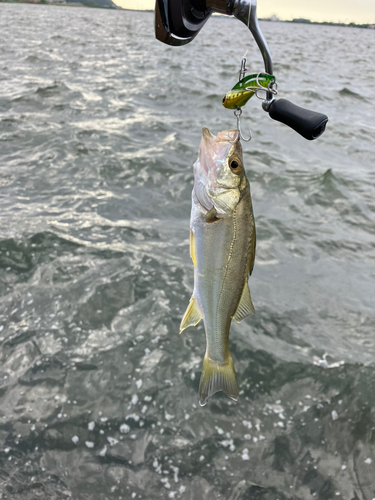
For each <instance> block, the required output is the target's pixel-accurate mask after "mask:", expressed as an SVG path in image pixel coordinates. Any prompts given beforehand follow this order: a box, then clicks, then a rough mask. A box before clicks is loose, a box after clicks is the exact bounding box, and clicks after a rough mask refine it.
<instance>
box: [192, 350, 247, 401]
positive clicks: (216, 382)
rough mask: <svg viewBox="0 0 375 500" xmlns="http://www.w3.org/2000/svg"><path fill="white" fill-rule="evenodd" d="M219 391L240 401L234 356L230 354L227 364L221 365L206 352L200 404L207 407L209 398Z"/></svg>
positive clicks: (200, 387)
mask: <svg viewBox="0 0 375 500" xmlns="http://www.w3.org/2000/svg"><path fill="white" fill-rule="evenodd" d="M219 391H223V392H224V393H225V394H226V395H227V396H229V397H230V398H231V399H234V400H235V401H237V399H238V384H237V380H236V374H235V371H234V366H233V361H232V356H231V355H230V354H229V356H228V359H227V361H226V362H225V364H219V363H217V362H215V361H213V360H212V359H211V358H210V357H209V356H208V354H207V352H206V354H205V356H204V360H203V369H202V376H201V381H200V384H199V404H200V405H201V406H205V405H206V403H207V401H208V398H210V397H211V396H212V395H213V394H215V392H219Z"/></svg>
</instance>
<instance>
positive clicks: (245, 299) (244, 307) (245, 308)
mask: <svg viewBox="0 0 375 500" xmlns="http://www.w3.org/2000/svg"><path fill="white" fill-rule="evenodd" d="M254 312H255V309H254V306H253V303H252V301H251V295H250V289H249V285H248V283H247V280H246V281H245V286H244V287H243V290H242V295H241V298H240V302H239V304H238V307H237V310H236V312H235V313H234V316H233V319H234V321H237V323H239V322H240V321H242V320H243V319H244V318H246V316H249V315H250V314H253V313H254Z"/></svg>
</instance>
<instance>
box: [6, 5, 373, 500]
mask: <svg viewBox="0 0 375 500" xmlns="http://www.w3.org/2000/svg"><path fill="white" fill-rule="evenodd" d="M262 29H263V30H264V33H265V35H266V38H267V40H268V43H269V46H270V49H271V51H272V55H273V59H274V62H275V65H274V66H275V68H274V70H275V74H276V76H277V80H278V83H279V91H280V97H284V98H287V99H290V100H291V101H293V102H295V103H296V104H299V105H301V106H303V107H308V108H311V109H314V110H316V111H321V112H323V113H326V114H327V115H328V116H329V119H330V121H329V123H328V126H327V130H326V132H325V134H324V135H323V136H322V137H321V138H319V139H318V140H317V141H313V142H308V141H306V140H305V139H303V138H301V137H300V136H298V135H297V134H296V133H295V132H293V131H292V130H291V129H288V128H287V127H285V126H283V125H281V124H279V123H276V122H274V121H272V120H271V119H270V118H269V117H268V116H267V114H266V113H264V112H263V110H262V109H261V103H260V101H257V100H256V99H255V98H253V99H252V101H250V102H249V103H248V104H247V106H246V107H245V108H244V114H243V128H244V129H245V130H246V127H248V126H250V127H251V129H252V132H253V139H252V141H251V142H250V143H248V144H247V143H246V144H244V159H245V165H246V169H247V174H248V178H249V180H250V182H251V191H252V196H253V204H254V212H255V217H256V224H257V238H258V239H257V257H256V264H255V269H254V273H253V276H252V278H251V280H250V287H251V291H252V297H253V301H254V305H255V308H256V314H255V315H253V316H252V317H249V318H247V319H246V320H244V321H243V322H242V323H241V324H239V325H237V324H234V325H232V328H231V337H230V347H231V351H232V355H233V358H234V362H235V366H236V372H237V377H238V381H239V384H240V400H239V402H238V403H237V404H235V403H233V402H231V401H229V400H228V399H227V398H225V397H224V396H222V395H219V394H218V395H216V396H215V397H213V398H212V399H211V400H210V402H209V404H208V405H207V406H206V407H204V408H200V407H199V405H198V400H197V392H198V385H199V377H200V371H201V363H202V358H203V353H204V349H205V339H204V331H203V328H202V326H199V327H197V328H195V329H193V328H190V329H188V330H186V331H185V332H184V333H183V335H181V336H179V335H178V330H179V323H180V320H181V317H182V315H183V313H184V311H185V308H186V306H187V304H188V301H189V298H190V295H191V291H192V286H193V268H192V263H191V261H190V258H189V248H188V247H189V244H188V234H189V214H190V194H191V189H192V182H193V169H192V165H193V163H194V161H195V159H196V157H197V151H198V145H199V141H200V136H201V128H202V126H208V127H209V128H210V130H211V131H212V132H213V133H217V132H219V131H220V130H225V129H231V128H234V127H235V123H236V122H235V118H234V117H233V114H232V112H231V111H229V110H226V109H224V108H223V107H222V106H221V97H222V95H223V94H224V93H225V92H227V91H228V90H229V89H230V88H231V86H232V85H233V84H234V83H235V81H236V75H237V71H238V68H239V63H240V60H241V57H242V55H243V53H244V52H245V51H246V50H247V49H249V52H248V67H249V70H250V71H251V72H258V71H261V70H262V69H263V67H262V61H261V58H260V55H259V53H258V50H257V48H256V46H255V43H254V41H253V40H252V39H251V37H250V35H249V34H248V33H247V30H246V28H245V27H244V26H242V25H240V23H238V22H237V21H236V20H234V19H228V18H212V19H211V20H210V21H209V22H208V23H207V25H206V26H205V28H204V29H203V31H202V32H201V34H200V35H199V36H198V37H197V38H196V39H195V40H194V42H193V43H191V44H190V45H188V46H185V47H181V48H172V47H167V46H165V45H162V44H160V43H159V42H157V41H156V40H155V38H154V31H153V15H152V14H151V13H137V12H128V11H105V10H98V9H83V8H63V7H51V6H39V5H16V4H9V5H6V4H0V69H1V71H0V81H1V93H0V141H1V142H0V157H1V173H2V175H1V191H0V209H1V210H0V216H1V233H0V294H1V296H0V320H1V326H0V329H1V331H0V342H1V351H0V360H1V362H0V363H1V364H0V477H1V485H0V492H1V498H3V499H12V500H18V499H22V500H34V499H37V498H42V499H46V498H48V499H63V498H72V499H77V500H78V499H79V500H81V499H82V500H83V499H90V500H107V499H112V498H113V499H129V498H139V499H141V498H142V499H150V500H153V499H165V498H175V499H178V498H182V499H191V500H193V499H194V500H196V499H198V498H199V499H202V500H205V499H213V498H214V499H220V498H222V499H228V500H249V499H251V500H253V499H262V500H276V499H279V500H285V499H290V500H292V499H293V500H294V499H297V500H312V499H320V500H331V499H333V498H342V499H345V500H352V499H359V500H372V499H373V498H374V497H375V484H374V483H375V482H374V476H375V448H374V441H375V434H374V429H375V408H374V405H375V396H374V387H375V365H374V360H375V338H374V326H375V314H374V298H375V285H374V278H375V225H374V212H375V202H374V200H375V174H374V172H375V170H374V158H375V122H374V116H375V107H374V101H375V87H374V85H372V84H371V82H373V81H374V78H375V67H374V65H373V61H374V60H375V32H374V31H372V30H361V29H352V28H336V27H326V26H316V25H312V26H306V25H294V24H293V25H292V24H279V23H263V24H262Z"/></svg>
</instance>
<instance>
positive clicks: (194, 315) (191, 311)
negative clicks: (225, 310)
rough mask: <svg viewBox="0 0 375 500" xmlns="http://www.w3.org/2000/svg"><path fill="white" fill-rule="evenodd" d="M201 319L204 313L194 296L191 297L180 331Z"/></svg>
mask: <svg viewBox="0 0 375 500" xmlns="http://www.w3.org/2000/svg"><path fill="white" fill-rule="evenodd" d="M201 319H202V315H201V313H200V312H199V310H198V308H197V305H196V303H195V300H194V297H192V298H191V299H190V302H189V305H188V308H187V309H186V313H185V315H184V317H183V318H182V321H181V325H180V333H181V332H182V331H183V330H185V328H188V327H189V326H195V325H197V324H198V323H199V322H200V320H201Z"/></svg>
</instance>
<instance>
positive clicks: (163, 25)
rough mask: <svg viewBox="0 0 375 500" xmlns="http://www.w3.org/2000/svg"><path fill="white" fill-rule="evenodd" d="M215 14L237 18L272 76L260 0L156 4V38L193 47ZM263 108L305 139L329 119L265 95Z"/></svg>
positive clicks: (164, 1)
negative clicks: (201, 31) (246, 30)
mask: <svg viewBox="0 0 375 500" xmlns="http://www.w3.org/2000/svg"><path fill="white" fill-rule="evenodd" d="M214 12H216V13H220V14H226V15H228V16H234V17H236V18H237V19H239V20H240V21H241V22H243V23H244V24H245V25H246V26H247V27H248V28H249V30H250V31H251V33H252V35H253V37H254V39H255V41H256V43H257V45H258V47H259V50H260V52H261V54H262V57H263V61H264V69H265V72H266V73H268V75H273V69H272V58H271V54H270V51H269V48H268V46H267V42H266V40H265V38H264V36H263V33H262V31H261V29H260V26H259V22H258V17H257V0H156V4H155V34H156V38H157V39H158V40H160V41H161V42H163V43H166V44H168V45H185V44H187V43H190V42H191V41H192V40H193V39H194V38H195V37H196V36H197V34H198V33H199V31H200V30H201V29H202V28H203V26H204V25H205V23H206V22H207V21H208V19H209V17H210V16H211V14H213V13H214ZM262 107H263V109H264V110H265V111H267V112H268V114H269V115H270V117H271V118H272V119H273V120H277V121H279V122H281V123H284V124H285V125H287V126H288V127H291V128H292V129H293V130H295V131H296V132H298V133H299V134H300V135H302V136H303V137H304V138H305V139H308V140H313V139H317V138H318V137H319V136H320V135H322V134H323V132H324V130H325V128H326V124H327V121H328V117H327V116H326V115H324V114H322V113H317V112H316V111H310V110H308V109H304V108H301V107H299V106H296V105H295V104H293V103H292V102H290V101H288V100H286V99H275V97H274V94H273V93H272V92H267V93H266V98H265V99H264V100H263V103H262Z"/></svg>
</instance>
